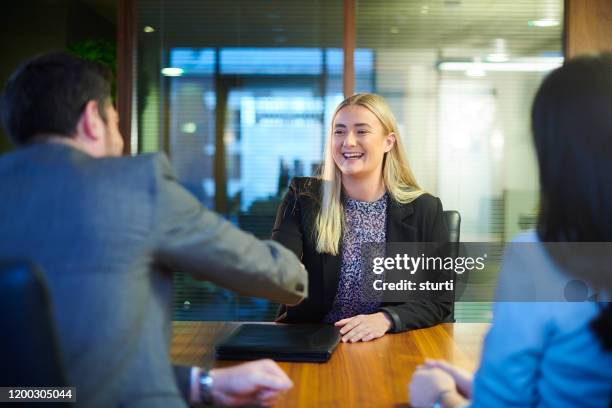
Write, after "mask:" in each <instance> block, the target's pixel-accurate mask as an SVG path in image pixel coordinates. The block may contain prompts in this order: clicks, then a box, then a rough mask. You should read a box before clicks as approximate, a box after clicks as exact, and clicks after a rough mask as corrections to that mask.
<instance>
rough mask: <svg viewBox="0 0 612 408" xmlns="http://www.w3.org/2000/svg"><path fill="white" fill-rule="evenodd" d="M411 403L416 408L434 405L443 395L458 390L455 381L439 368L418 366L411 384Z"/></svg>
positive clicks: (409, 387) (409, 388)
mask: <svg viewBox="0 0 612 408" xmlns="http://www.w3.org/2000/svg"><path fill="white" fill-rule="evenodd" d="M408 390H409V393H410V405H412V406H413V407H415V408H420V407H433V406H434V405H435V404H436V403H437V402H438V401H439V400H440V397H442V395H444V394H446V393H454V392H456V387H455V381H454V380H453V377H451V376H450V375H449V374H447V373H446V372H444V371H442V370H440V369H439V368H427V367H425V366H422V365H420V366H418V367H417V369H416V371H415V372H414V374H413V375H412V379H411V380H410V385H409V386H408Z"/></svg>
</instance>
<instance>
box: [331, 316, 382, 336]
mask: <svg viewBox="0 0 612 408" xmlns="http://www.w3.org/2000/svg"><path fill="white" fill-rule="evenodd" d="M334 326H336V327H341V329H340V334H342V342H343V343H348V342H350V343H355V342H357V341H360V340H361V341H370V340H374V339H377V338H379V337H382V336H384V335H385V333H386V332H388V331H389V329H390V328H391V320H389V318H388V317H387V315H386V314H385V313H383V312H378V313H374V314H369V315H357V316H353V317H348V318H346V319H342V320H338V321H337V322H336V323H334Z"/></svg>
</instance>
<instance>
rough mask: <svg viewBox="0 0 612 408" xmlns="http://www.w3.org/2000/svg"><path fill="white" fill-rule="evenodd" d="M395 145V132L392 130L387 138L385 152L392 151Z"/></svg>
mask: <svg viewBox="0 0 612 408" xmlns="http://www.w3.org/2000/svg"><path fill="white" fill-rule="evenodd" d="M394 145H395V133H393V132H391V133H389V134H388V135H387V137H386V138H385V153H387V152H390V151H391V149H393V146H394Z"/></svg>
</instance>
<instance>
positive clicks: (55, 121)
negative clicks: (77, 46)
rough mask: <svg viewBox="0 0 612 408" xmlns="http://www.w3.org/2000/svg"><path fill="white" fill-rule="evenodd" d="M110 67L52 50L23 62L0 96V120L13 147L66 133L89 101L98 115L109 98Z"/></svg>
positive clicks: (66, 134)
mask: <svg viewBox="0 0 612 408" xmlns="http://www.w3.org/2000/svg"><path fill="white" fill-rule="evenodd" d="M111 79H112V73H111V71H110V70H109V69H108V68H106V67H104V66H102V65H100V64H97V63H95V62H92V61H87V60H84V59H81V58H79V57H76V56H74V55H71V54H68V53H65V52H57V53H51V54H45V55H41V56H38V57H35V58H33V59H31V60H29V61H26V62H25V63H24V64H23V65H21V66H20V67H19V68H18V69H17V70H16V71H15V72H14V73H13V75H11V77H10V79H9V80H8V82H7V83H6V87H5V90H4V94H3V95H2V122H3V125H4V128H5V129H6V131H7V133H8V134H9V136H10V138H11V140H12V141H13V142H14V143H15V144H16V145H25V144H27V143H30V142H32V141H33V139H34V138H39V137H42V136H44V135H55V136H63V137H71V136H72V135H74V133H75V132H76V125H77V122H78V120H79V117H80V116H81V114H82V113H83V110H84V109H85V105H86V104H87V102H89V101H92V100H94V101H97V102H98V109H99V111H100V116H101V117H102V119H103V120H106V115H105V107H106V104H107V103H109V101H110V97H111Z"/></svg>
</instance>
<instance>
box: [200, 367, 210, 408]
mask: <svg viewBox="0 0 612 408" xmlns="http://www.w3.org/2000/svg"><path fill="white" fill-rule="evenodd" d="M198 385H199V387H200V402H201V403H202V404H204V405H212V404H213V396H212V386H213V378H212V377H211V376H210V372H209V371H206V370H202V371H200V378H198Z"/></svg>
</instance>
